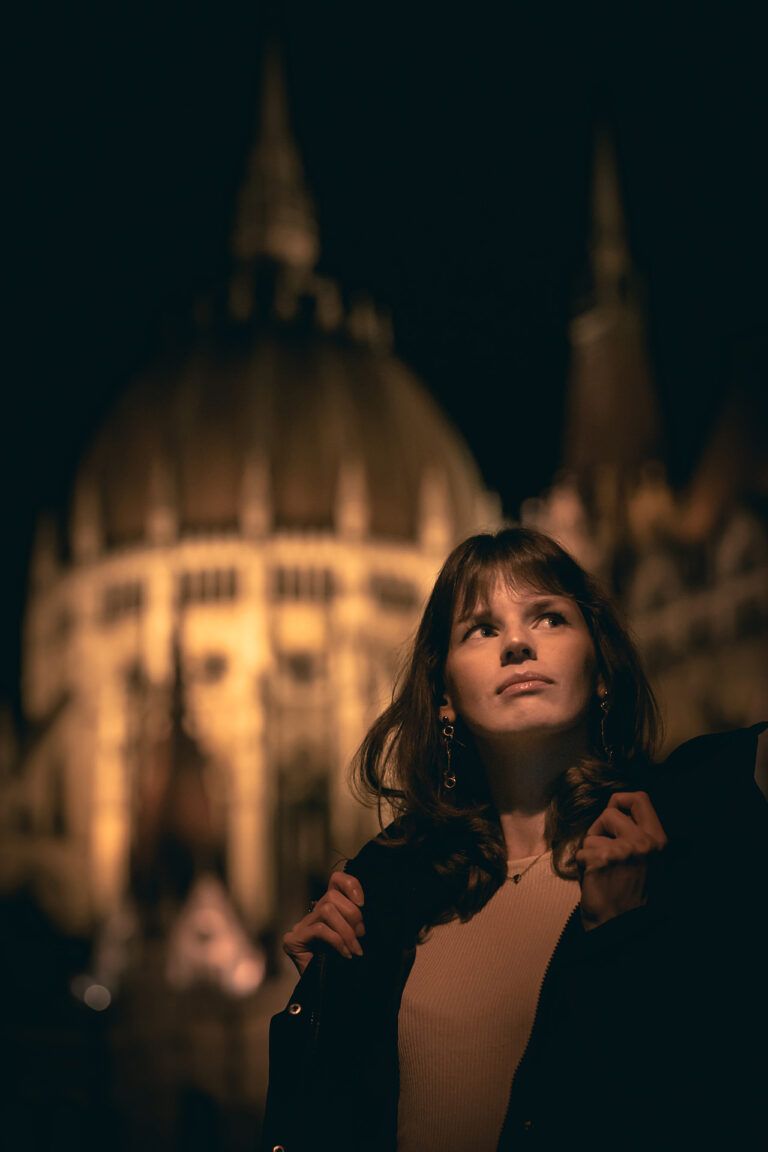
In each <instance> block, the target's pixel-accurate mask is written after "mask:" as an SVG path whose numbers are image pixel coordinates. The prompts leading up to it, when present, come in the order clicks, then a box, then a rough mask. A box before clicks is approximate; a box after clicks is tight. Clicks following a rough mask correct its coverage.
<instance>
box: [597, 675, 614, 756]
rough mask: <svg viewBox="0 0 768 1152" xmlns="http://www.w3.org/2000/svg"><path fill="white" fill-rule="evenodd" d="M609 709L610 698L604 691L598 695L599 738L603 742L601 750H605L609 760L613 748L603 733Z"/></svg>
mask: <svg viewBox="0 0 768 1152" xmlns="http://www.w3.org/2000/svg"><path fill="white" fill-rule="evenodd" d="M610 710H611V704H610V700H609V699H608V693H607V692H604V693H603V695H602V696H601V697H600V739H601V741H602V744H603V751H604V752H605V755H606V756H607V757H608V759H609V760H613V748H612V747H611V745H610V744H609V743H608V740H607V738H606V735H605V729H606V726H607V722H608V714H609V712H610Z"/></svg>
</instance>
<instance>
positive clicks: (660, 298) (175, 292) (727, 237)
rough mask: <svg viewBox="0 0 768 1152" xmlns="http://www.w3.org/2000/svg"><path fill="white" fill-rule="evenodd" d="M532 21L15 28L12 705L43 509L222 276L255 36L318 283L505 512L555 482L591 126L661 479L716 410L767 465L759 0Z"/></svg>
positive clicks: (247, 125)
mask: <svg viewBox="0 0 768 1152" xmlns="http://www.w3.org/2000/svg"><path fill="white" fill-rule="evenodd" d="M542 7H543V8H544V9H545V10H544V11H538V12H536V13H533V12H531V11H528V9H527V6H521V5H516V4H504V5H502V4H495V5H491V4H486V3H482V2H481V3H476V4H473V5H471V6H462V8H461V10H460V11H459V12H458V13H455V14H453V15H449V14H448V13H447V10H446V9H445V7H444V6H437V5H434V6H433V5H426V4H416V3H410V4H401V3H397V2H389V3H384V2H381V0H378V2H376V3H360V2H359V0H358V2H357V3H352V2H351V0H344V2H341V3H326V4H317V3H315V4H309V3H299V2H296V0H286V2H285V3H283V4H282V5H275V6H272V5H259V4H253V3H251V4H246V3H243V2H242V0H240V2H231V0H230V2H226V0H224V2H221V3H217V4H216V5H213V4H209V5H207V6H193V5H188V4H182V3H171V2H169V0H164V2H161V3H158V4H155V5H152V6H146V7H145V6H142V5H135V4H134V5H130V6H129V5H124V6H119V5H108V6H102V7H99V8H96V7H95V6H93V7H88V6H86V7H85V8H83V7H80V8H79V9H78V10H77V11H74V12H73V11H71V10H70V9H69V7H68V6H59V5H56V6H54V5H53V4H52V3H46V4H43V5H42V6H41V5H37V6H28V7H25V8H24V9H23V10H22V8H21V6H17V7H16V10H15V13H12V15H11V18H10V21H9V25H8V26H7V29H6V44H7V47H6V52H7V61H6V67H5V69H4V72H5V76H6V82H7V89H8V90H7V93H6V99H5V107H6V113H7V116H6V119H7V123H8V127H7V132H6V172H7V177H6V182H7V186H8V190H9V192H10V197H9V206H8V208H7V210H6V228H7V236H6V254H7V259H6V270H7V277H8V286H9V288H10V293H9V295H10V298H11V306H10V308H9V309H8V310H7V311H6V318H7V321H8V340H7V345H6V348H7V351H8V366H9V371H8V374H7V376H6V385H5V388H4V395H3V421H2V442H1V443H0V454H1V456H2V474H0V481H1V483H2V492H3V520H4V536H5V540H6V549H7V551H6V558H5V563H4V565H3V580H4V584H5V595H4V598H3V611H2V619H1V620H0V625H1V628H2V631H1V634H0V641H1V643H2V684H0V695H1V696H5V697H10V698H11V699H13V700H15V698H16V680H17V675H18V622H19V616H20V612H21V607H22V603H23V590H24V582H25V570H26V555H27V549H28V546H29V542H30V538H31V531H32V526H33V523H34V517H35V514H36V512H37V511H38V510H39V509H40V508H41V507H44V506H52V507H54V508H56V509H58V510H59V511H61V510H62V509H64V508H65V507H66V502H67V494H68V485H69V482H70V479H71V476H72V473H73V470H74V466H75V464H76V461H77V459H78V457H79V455H80V453H81V452H82V450H83V448H84V446H85V445H86V444H87V442H88V439H89V437H90V436H91V435H92V433H93V431H94V430H95V428H96V427H97V426H98V424H99V422H100V420H101V419H102V417H103V416H104V414H105V412H106V411H107V410H108V408H109V405H110V403H111V402H112V401H113V399H114V397H115V395H116V394H117V392H118V391H119V390H120V389H121V388H123V387H124V386H125V384H126V383H127V382H128V381H129V380H130V378H131V376H132V375H134V374H135V373H136V372H137V371H139V370H140V369H141V368H142V367H143V366H144V365H145V364H147V363H148V362H150V361H151V360H152V358H153V356H154V355H155V354H156V353H157V351H158V349H159V348H160V346H161V343H162V338H163V331H164V330H165V328H166V327H167V323H168V321H169V318H173V317H175V316H179V315H182V314H183V313H184V312H185V311H186V312H189V311H190V310H191V308H192V306H193V304H194V301H195V299H196V298H198V297H199V296H200V295H201V294H203V293H204V292H205V291H206V290H207V289H209V288H210V287H211V286H212V285H214V284H215V283H217V282H219V281H221V280H222V279H223V278H224V277H226V274H227V270H228V267H229V265H228V242H229V233H230V228H231V224H232V217H233V211H234V208H235V199H236V192H237V187H238V184H239V182H240V180H241V178H242V174H243V169H244V164H245V160H246V156H247V151H248V148H249V145H250V142H251V139H252V136H253V132H254V127H255V113H256V108H257V102H258V96H259V73H260V67H261V51H262V44H263V42H264V36H265V29H268V28H269V27H270V26H274V25H277V26H278V28H279V32H280V36H281V38H282V42H283V46H284V52H285V57H286V68H287V74H288V82H289V87H290V92H291V100H292V115H293V125H294V130H295V133H296V136H297V138H298V141H299V145H300V148H301V151H302V155H303V159H304V164H305V169H306V176H307V181H308V184H309V187H310V189H311V191H312V193H313V195H314V198H315V202H316V205H317V214H318V220H319V225H320V235H321V242H322V255H321V261H320V271H323V272H325V273H327V274H329V275H332V276H334V277H336V278H337V279H338V280H339V281H340V282H341V283H342V285H343V286H344V287H345V288H346V289H347V290H349V291H350V292H352V293H354V292H357V291H362V290H365V291H366V292H368V293H369V294H370V295H372V296H373V297H374V299H376V300H377V301H378V302H379V303H381V304H382V305H384V306H386V307H388V308H389V309H390V310H391V313H392V317H393V323H394V333H395V344H396V350H397V352H398V353H399V354H400V355H401V356H402V357H403V359H405V360H406V361H407V362H408V363H409V364H410V365H411V366H412V367H413V368H414V369H415V370H416V372H417V373H418V374H419V375H420V376H421V378H422V380H423V381H424V382H425V384H426V385H427V387H428V388H429V389H430V390H431V391H432V392H433V393H434V394H435V396H437V397H438V398H439V400H440V401H441V402H442V403H443V404H444V406H445V407H446V409H447V410H448V412H449V413H450V415H451V416H452V417H453V419H454V420H455V422H456V423H457V424H458V425H459V427H460V428H461V429H462V431H463V432H464V434H465V436H466V438H467V439H468V441H469V443H470V446H471V447H472V449H473V450H474V452H475V454H476V456H477V459H478V461H479V463H480V465H481V468H482V469H483V472H484V475H485V480H486V482H487V484H488V486H489V487H490V488H492V489H495V490H496V491H498V492H499V493H500V495H501V497H502V500H503V504H504V509H505V512H506V513H507V514H508V515H515V513H516V511H517V507H518V505H519V502H520V501H521V500H522V499H523V498H524V497H526V496H529V495H533V494H536V493H538V492H540V491H541V490H542V489H543V488H544V487H546V486H547V484H548V483H550V481H551V480H552V478H553V475H554V474H555V472H556V470H557V468H558V466H559V464H560V462H561V454H562V438H563V417H562V402H563V397H564V391H565V387H566V382H567V354H568V345H567V321H568V317H569V315H570V312H571V309H572V306H573V301H574V294H575V293H576V291H577V288H578V287H579V286H580V285H581V286H583V277H582V273H583V269H584V265H585V254H586V241H587V234H588V225H589V173H590V168H591V139H592V133H593V129H594V126H595V125H596V124H598V123H599V124H606V125H608V126H609V127H610V128H611V129H612V131H614V133H615V138H616V142H617V147H618V154H619V163H620V169H621V175H622V179H623V181H624V194H625V207H626V212H627V216H628V225H629V236H630V242H631V246H632V251H633V259H634V262H635V264H636V267H637V269H638V271H639V273H640V275H641V278H642V282H643V284H644V287H645V291H646V298H647V304H648V321H649V332H650V344H651V353H652V359H653V365H654V373H655V379H656V385H657V389H658V391H659V395H660V399H661V407H662V413H663V418H664V429H663V436H662V440H661V442H660V445H659V449H660V454H661V455H662V457H663V458H664V459H665V461H666V464H667V467H668V469H669V473H670V476H671V478H672V480H673V482H674V483H675V484H676V485H677V486H678V487H680V486H683V485H684V484H685V483H686V481H687V480H688V479H689V478H690V475H691V472H692V470H693V469H694V467H695V465H696V463H697V461H698V460H699V458H700V455H701V452H702V449H703V446H704V444H705V443H706V441H707V438H708V436H709V435H710V433H711V430H712V427H713V425H714V423H715V421H716V420H717V419H718V416H719V414H720V413H721V412H722V410H723V408H724V406H725V405H726V404H727V402H728V401H729V397H730V399H731V401H732V403H733V405H734V407H735V408H736V410H738V411H739V412H740V413H742V415H744V414H746V415H747V416H748V423H749V425H750V427H751V429H752V433H753V438H754V439H753V442H754V443H759V442H760V437H761V436H763V435H764V433H765V429H766V425H767V423H768V422H767V421H766V404H765V369H766V364H768V357H767V356H766V350H765V317H766V312H767V309H766V304H767V301H766V287H765V272H766V231H765V218H764V217H765V204H766V203H768V183H767V182H766V177H765V174H764V171H763V167H764V165H763V163H762V153H764V113H765V110H766V100H765V81H764V77H765V72H766V69H765V66H764V58H763V57H764V49H763V40H762V37H761V36H760V35H759V30H758V27H757V13H756V7H757V6H752V5H744V6H743V8H742V7H741V6H739V5H738V4H737V5H733V4H730V5H728V6H727V7H726V5H725V4H722V5H712V6H710V7H706V6H701V5H698V6H696V7H695V8H694V7H693V6H691V9H690V13H689V12H688V11H685V12H684V11H682V7H681V6H679V5H674V4H672V5H669V4H667V5H664V6H661V5H659V6H655V5H654V4H647V3H645V4H631V3H630V4H622V5H615V4H608V3H606V4H601V3H596V2H591V3H583V4H578V5H565V4H560V5H557V4H556V5H549V6H537V8H539V9H541V8H542ZM747 459H748V457H747ZM753 460H754V453H753ZM736 463H738V462H736ZM737 471H738V468H737ZM738 484H739V485H740V486H741V488H742V489H743V490H744V491H745V492H746V494H747V495H748V497H749V498H750V499H751V500H752V501H753V502H755V501H756V502H757V503H758V504H759V503H760V502H761V501H763V503H764V499H765V489H764V487H763V488H762V489H761V486H760V482H758V481H757V479H756V476H755V475H745V474H744V473H743V469H742V472H741V473H739V478H738Z"/></svg>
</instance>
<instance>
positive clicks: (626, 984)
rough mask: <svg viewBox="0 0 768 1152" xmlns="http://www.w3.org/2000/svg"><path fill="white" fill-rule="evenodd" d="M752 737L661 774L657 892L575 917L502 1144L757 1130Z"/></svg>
mask: <svg viewBox="0 0 768 1152" xmlns="http://www.w3.org/2000/svg"><path fill="white" fill-rule="evenodd" d="M758 732H759V728H758V729H751V730H744V731H742V732H738V733H727V734H724V735H723V736H717V737H707V738H699V739H698V740H697V741H691V742H690V743H689V745H684V746H682V748H681V749H678V751H677V752H676V753H674V754H673V756H672V757H671V758H670V759H669V761H667V763H666V764H665V765H663V766H661V767H660V768H659V770H658V777H657V779H656V780H654V781H653V782H652V784H651V786H650V787H649V792H650V793H651V798H652V800H653V801H654V803H655V805H656V808H657V811H658V813H659V816H660V818H661V821H662V824H663V825H664V827H665V830H666V831H667V835H668V837H669V847H668V849H667V851H666V852H665V857H666V859H665V861H664V864H663V871H662V872H661V874H660V875H659V877H658V878H657V885H656V889H655V892H654V893H653V894H652V898H651V900H650V901H649V904H648V905H647V906H645V907H643V908H638V909H635V910H633V911H631V912H627V913H624V914H623V915H622V916H618V917H616V918H615V919H614V920H611V921H608V922H607V923H606V924H604V925H602V926H601V927H599V928H596V929H594V930H592V931H591V932H584V931H583V929H582V927H581V924H580V922H579V919H578V916H576V917H574V918H573V920H572V921H571V922H570V923H569V925H568V927H567V929H566V933H565V935H564V938H563V940H562V943H561V947H560V948H559V949H558V953H559V956H558V957H557V959H558V961H559V962H558V963H553V965H552V969H551V971H550V973H549V975H548V976H547V977H546V979H545V982H544V987H543V989H542V996H541V1000H540V1004H539V1012H538V1013H537V1021H536V1025H535V1027H534V1031H533V1034H532V1036H531V1041H530V1043H529V1046H528V1049H527V1051H526V1054H525V1057H524V1060H523V1062H522V1063H521V1066H520V1068H519V1070H518V1074H517V1075H516V1076H515V1081H514V1084H513V1090H512V1094H511V1098H510V1110H509V1113H508V1116H507V1122H506V1124H505V1129H504V1134H503V1140H502V1143H501V1145H500V1147H501V1148H507V1147H509V1148H511V1147H515V1146H516V1145H515V1139H520V1138H521V1134H522V1133H528V1134H529V1135H530V1136H531V1139H528V1140H527V1145H528V1147H530V1148H537V1147H542V1148H550V1147H556V1146H562V1142H563V1141H565V1140H568V1141H569V1142H571V1143H573V1141H574V1138H575V1137H576V1136H578V1135H579V1134H580V1135H582V1136H583V1137H584V1138H585V1139H589V1138H591V1139H595V1138H596V1137H599V1135H600V1134H601V1133H603V1134H605V1135H606V1136H607V1135H608V1134H610V1135H611V1142H612V1143H615V1144H616V1145H620V1146H621V1147H622V1148H641V1147H642V1148H647V1147H650V1146H653V1147H665V1148H666V1147H670V1148H671V1147H674V1146H677V1147H698V1146H702V1147H710V1146H714V1144H712V1143H710V1141H712V1140H721V1141H724V1146H730V1147H747V1146H749V1141H750V1137H752V1138H754V1133H755V1132H756V1131H758V1130H759V1127H758V1126H759V1125H760V1124H761V1122H762V1116H761V1114H760V1108H761V1105H760V1104H759V1103H758V1102H759V1101H760V1100H761V1099H762V1093H761V1092H760V1091H759V1085H758V1076H759V1071H758V1062H756V1061H755V1058H754V1053H755V1051H759V1050H760V1047H761V1045H762V1043H764V1040H762V1041H761V1039H760V1038H761V1036H763V1037H764V1035H765V1031H766V1028H767V1027H768V1012H767V1010H766V1009H767V1007H768V1005H767V1003H766V992H765V980H764V977H763V970H764V966H765V955H764V943H763V936H764V911H763V910H764V907H765V896H766V890H767V879H768V877H767V874H766V863H767V862H768V816H767V815H766V805H765V802H764V799H763V797H762V795H761V794H760V793H759V790H758V789H757V788H756V786H755V785H754V776H753V772H754V760H755V751H756V740H757V735H758ZM553 1098H554V1099H557V1106H556V1107H554V1108H553V1107H552V1100H553ZM534 1134H535V1135H536V1139H534V1138H533V1137H534ZM576 1142H577V1143H578V1141H576Z"/></svg>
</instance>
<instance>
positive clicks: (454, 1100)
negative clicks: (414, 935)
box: [397, 852, 579, 1152]
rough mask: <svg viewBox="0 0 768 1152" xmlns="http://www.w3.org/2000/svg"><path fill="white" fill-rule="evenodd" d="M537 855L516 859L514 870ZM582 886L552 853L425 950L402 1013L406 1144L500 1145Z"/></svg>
mask: <svg viewBox="0 0 768 1152" xmlns="http://www.w3.org/2000/svg"><path fill="white" fill-rule="evenodd" d="M535 859H536V857H534V856H529V857H527V858H526V859H524V860H511V861H510V863H509V874H510V876H512V875H513V874H514V873H516V872H523V870H524V869H525V868H526V867H527V866H528V865H529V864H531V862H532V861H533V860H535ZM578 899H579V888H578V885H577V884H575V883H573V882H571V881H567V880H561V879H560V877H559V876H557V875H556V874H555V872H554V871H553V869H552V860H551V853H549V852H548V853H546V855H544V856H542V857H541V859H540V860H539V861H538V862H537V863H536V864H534V865H533V867H532V868H531V869H530V871H529V872H528V873H526V875H525V876H523V877H522V879H521V880H520V883H519V884H514V883H513V882H512V880H511V879H510V880H507V882H506V884H504V885H503V886H502V887H501V888H500V889H499V891H498V892H496V893H495V894H494V896H493V897H492V898H491V899H490V900H489V901H488V903H487V904H486V905H485V907H484V908H482V909H481V910H480V911H479V912H478V913H477V914H476V915H475V916H473V918H472V919H471V920H470V921H469V922H468V923H466V924H461V923H458V922H456V921H454V922H452V923H450V924H441V925H438V926H437V927H436V928H433V929H432V931H431V933H430V934H429V937H428V939H427V940H426V941H425V942H424V943H423V944H420V945H419V947H418V948H417V949H416V959H415V961H414V964H413V968H412V970H411V974H410V976H409V977H408V981H407V983H406V986H405V990H404V992H403V999H402V1004H401V1006H400V1015H399V1018H398V1031H399V1052H400V1104H399V1108H398V1131H397V1148H398V1152H495V1149H496V1146H497V1144H498V1140H499V1135H500V1133H501V1127H502V1124H503V1123H504V1115H505V1113H506V1109H507V1103H508V1100H509V1090H510V1087H511V1084H512V1077H513V1075H514V1072H515V1069H516V1068H517V1065H518V1063H519V1062H520V1059H521V1057H522V1055H523V1052H524V1050H525V1046H526V1044H527V1042H528V1037H529V1035H530V1031H531V1027H532V1025H533V1018H534V1015H535V1013H536V1005H537V1001H538V996H539V989H540V987H541V982H542V980H543V978H544V972H545V969H546V967H547V963H548V961H549V958H550V956H551V955H552V952H553V951H554V949H555V946H556V944H557V941H558V939H559V938H560V934H561V932H562V930H563V928H564V926H565V922H566V920H567V919H568V916H569V915H570V913H571V912H572V910H573V909H574V907H575V906H576V904H577V902H578Z"/></svg>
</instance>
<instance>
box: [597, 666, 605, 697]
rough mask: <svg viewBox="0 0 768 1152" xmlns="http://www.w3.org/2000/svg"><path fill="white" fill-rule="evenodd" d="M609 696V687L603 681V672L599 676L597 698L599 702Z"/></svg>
mask: <svg viewBox="0 0 768 1152" xmlns="http://www.w3.org/2000/svg"><path fill="white" fill-rule="evenodd" d="M607 695H608V685H607V684H606V683H605V680H604V679H603V674H602V672H598V674H597V696H598V699H599V700H603V699H604V698H605V697H606V696H607Z"/></svg>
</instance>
